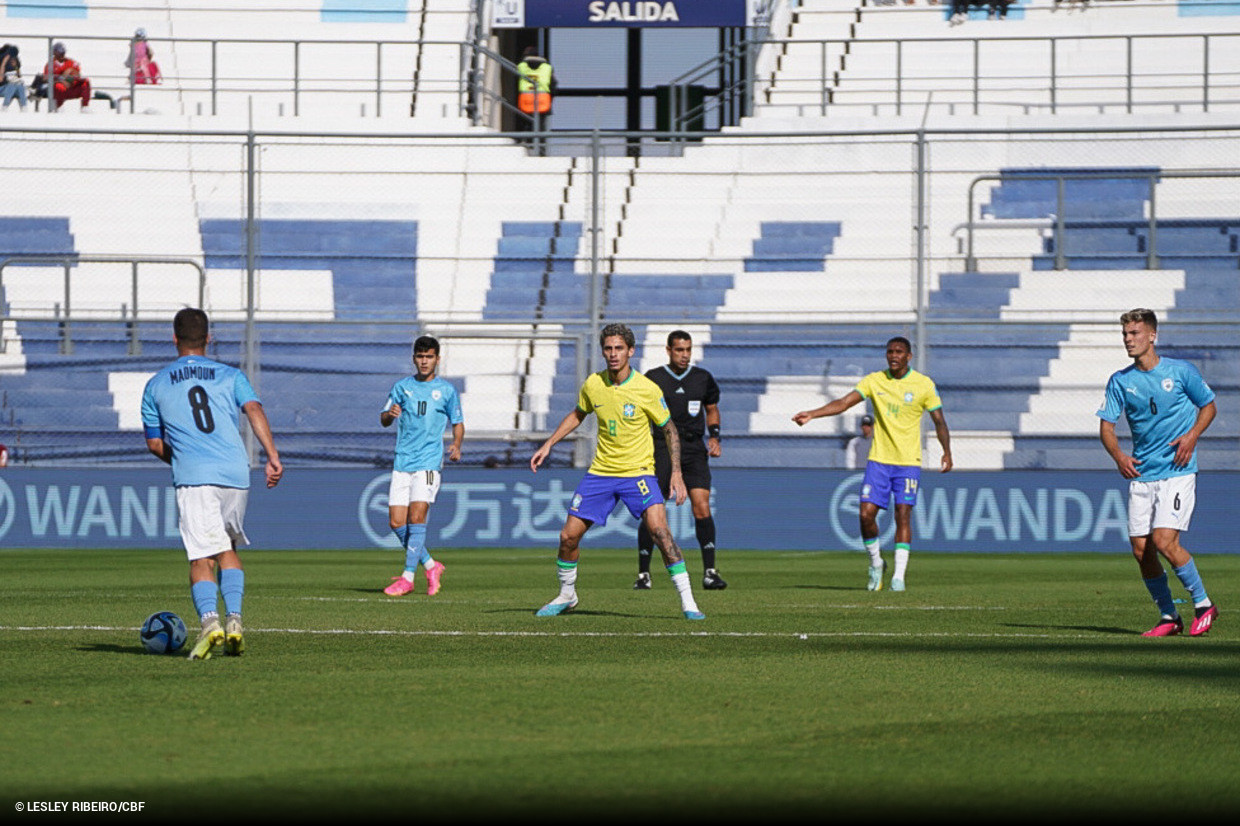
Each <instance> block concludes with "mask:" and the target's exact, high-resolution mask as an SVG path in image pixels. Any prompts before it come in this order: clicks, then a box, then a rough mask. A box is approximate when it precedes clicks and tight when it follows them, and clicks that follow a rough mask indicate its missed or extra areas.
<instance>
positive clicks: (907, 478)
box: [861, 461, 921, 510]
mask: <svg viewBox="0 0 1240 826" xmlns="http://www.w3.org/2000/svg"><path fill="white" fill-rule="evenodd" d="M920 482H921V468H920V467H918V466H916V465H888V464H884V463H883V462H874V461H870V462H866V463H865V478H864V479H862V480H861V501H862V502H870V503H871V504H874V505H878V506H879V507H880V508H882V509H883V510H886V509H887V506H888V504H889V503H890V502H891V500H892V498H894V499H895V502H896V504H897V505H908V506H910V507H911V506H913V505H916V504H917V486H918V484H919V483H920Z"/></svg>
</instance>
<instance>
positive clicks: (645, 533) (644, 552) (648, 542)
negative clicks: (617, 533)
mask: <svg viewBox="0 0 1240 826" xmlns="http://www.w3.org/2000/svg"><path fill="white" fill-rule="evenodd" d="M653 552H654V537H653V536H651V535H650V529H649V528H647V527H646V523H645V522H642V523H641V524H640V525H638V526H637V572H638V573H639V574H648V573H650V556H651V554H652V553H653Z"/></svg>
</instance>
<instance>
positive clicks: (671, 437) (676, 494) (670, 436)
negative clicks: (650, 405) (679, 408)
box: [663, 417, 689, 505]
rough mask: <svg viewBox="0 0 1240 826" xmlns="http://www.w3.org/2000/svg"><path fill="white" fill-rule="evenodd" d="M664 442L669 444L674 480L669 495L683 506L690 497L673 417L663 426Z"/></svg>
mask: <svg viewBox="0 0 1240 826" xmlns="http://www.w3.org/2000/svg"><path fill="white" fill-rule="evenodd" d="M663 440H664V441H665V442H667V452H668V455H669V456H670V457H671V460H672V478H671V481H670V482H669V483H668V486H667V489H668V493H670V494H671V496H672V498H673V499H675V500H676V504H677V505H683V504H684V503H685V499H687V498H688V497H689V491H688V489H687V488H686V487H685V480H684V477H683V476H681V474H680V434H679V433H677V432H676V425H675V424H674V423H673V422H672V420H671V417H668V420H667V423H666V424H665V425H663Z"/></svg>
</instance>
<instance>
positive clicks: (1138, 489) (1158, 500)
mask: <svg viewBox="0 0 1240 826" xmlns="http://www.w3.org/2000/svg"><path fill="white" fill-rule="evenodd" d="M1196 504H1197V476H1196V474H1193V473H1189V474H1186V475H1184V476H1172V477H1171V478H1170V479H1159V480H1158V481H1157V482H1137V481H1133V482H1129V483H1128V535H1129V536H1147V535H1148V534H1149V533H1150V532H1151V531H1152V530H1154V529H1155V528H1173V529H1175V530H1177V531H1186V530H1188V524H1189V523H1190V522H1191V521H1192V520H1193V508H1194V507H1195V506H1196Z"/></svg>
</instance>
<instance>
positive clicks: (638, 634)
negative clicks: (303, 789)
mask: <svg viewBox="0 0 1240 826" xmlns="http://www.w3.org/2000/svg"><path fill="white" fill-rule="evenodd" d="M137 630H138V629H137V627H129V626H111V625H0V632H4V631H29V632H40V631H108V632H133V631H137ZM246 630H247V631H248V632H252V633H260V634H308V635H312V636H359V637H372V636H373V637H548V638H553V637H560V638H565V637H630V638H643V637H729V638H733V637H756V638H771V639H780V638H784V637H791V638H795V639H802V640H807V639H810V638H811V637H812V638H829V637H854V638H855V637H891V638H904V639H918V638H946V639H1098V637H1099V635H1097V634H1023V633H1013V634H994V633H988V634H977V633H963V634H962V633H954V632H933V631H932V632H879V631H855V632H854V631H848V632H844V631H780V632H774V631H417V630H414V631H410V630H403V629H399V630H392V629H368V630H360V629H355V628H247V629H246Z"/></svg>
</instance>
